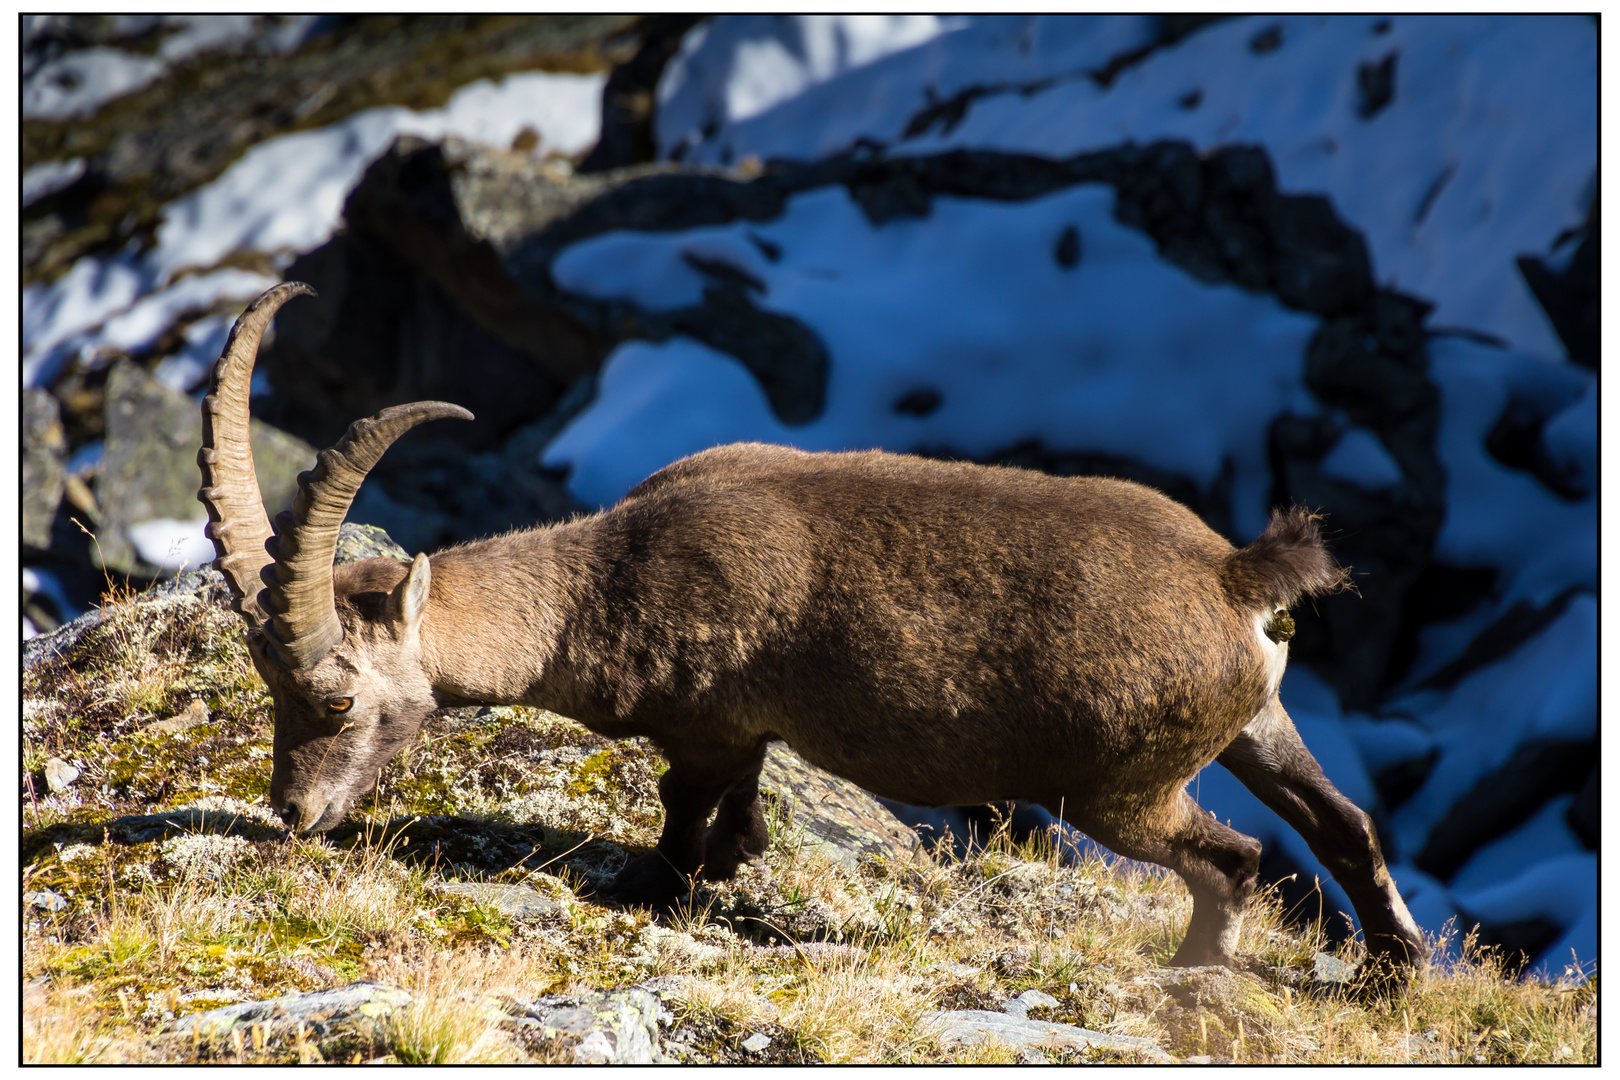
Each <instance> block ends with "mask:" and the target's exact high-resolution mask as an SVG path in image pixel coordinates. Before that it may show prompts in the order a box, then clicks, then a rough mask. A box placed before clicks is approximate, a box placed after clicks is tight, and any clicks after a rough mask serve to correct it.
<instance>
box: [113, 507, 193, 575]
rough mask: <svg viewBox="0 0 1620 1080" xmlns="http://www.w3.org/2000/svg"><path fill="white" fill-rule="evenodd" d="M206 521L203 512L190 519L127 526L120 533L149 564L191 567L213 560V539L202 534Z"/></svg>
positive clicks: (167, 567) (147, 522) (146, 522)
mask: <svg viewBox="0 0 1620 1080" xmlns="http://www.w3.org/2000/svg"><path fill="white" fill-rule="evenodd" d="M207 524H208V515H207V514H204V515H203V516H201V517H199V518H194V519H192V520H191V521H176V520H175V519H174V518H156V519H154V520H151V521H139V522H136V523H135V524H133V525H130V526H127V527H126V528H125V529H124V533H125V535H127V536H128V537H129V542H130V543H131V544H134V545H135V550H136V551H137V552H138V553H139V554H140V556H141V559H142V560H143V561H145V562H147V563H150V564H151V565H152V566H157V567H161V568H162V569H164V570H174V571H178V570H180V569H182V568H185V569H188V570H195V569H197V568H198V567H200V566H206V565H208V564H209V563H211V562H213V561H214V555H215V552H214V542H213V541H212V540H210V539H208V537H206V536H204V535H203V529H204V527H205V526H207Z"/></svg>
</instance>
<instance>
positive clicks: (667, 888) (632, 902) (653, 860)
mask: <svg viewBox="0 0 1620 1080" xmlns="http://www.w3.org/2000/svg"><path fill="white" fill-rule="evenodd" d="M689 888H690V883H689V881H688V880H687V878H686V875H684V874H682V873H680V871H678V870H676V869H675V868H674V867H673V866H671V865H670V864H669V860H668V859H666V858H664V856H663V855H662V854H660V853H659V852H658V851H656V850H655V851H650V852H648V853H647V854H645V855H643V856H641V857H640V858H637V859H631V860H630V861H629V862H627V863H625V864H624V869H623V870H620V871H619V873H618V875H617V876H616V877H614V879H613V881H612V882H611V883H610V884H609V885H608V887H607V894H608V896H609V897H611V898H612V899H613V900H615V901H617V902H618V903H620V904H624V905H626V906H628V907H651V908H663V907H668V906H669V905H670V904H672V903H674V901H675V900H676V899H678V898H679V897H682V896H685V895H686V894H687V892H688V890H689Z"/></svg>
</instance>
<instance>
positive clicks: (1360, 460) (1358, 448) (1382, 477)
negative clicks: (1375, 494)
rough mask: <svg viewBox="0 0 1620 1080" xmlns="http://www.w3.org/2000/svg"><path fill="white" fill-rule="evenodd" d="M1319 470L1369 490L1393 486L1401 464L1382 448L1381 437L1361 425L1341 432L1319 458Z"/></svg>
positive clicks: (1399, 480)
mask: <svg viewBox="0 0 1620 1080" xmlns="http://www.w3.org/2000/svg"><path fill="white" fill-rule="evenodd" d="M1322 473H1323V475H1325V476H1330V477H1332V478H1333V479H1335V480H1343V481H1344V482H1345V483H1347V484H1354V485H1355V486H1356V487H1359V488H1364V489H1366V490H1368V491H1378V490H1380V489H1382V488H1388V487H1394V486H1395V485H1396V484H1398V483H1400V482H1401V476H1402V473H1401V467H1400V466H1399V465H1397V464H1396V463H1395V459H1394V458H1393V457H1391V456H1390V453H1389V451H1388V450H1387V449H1385V448H1384V444H1383V441H1382V440H1380V439H1379V438H1378V436H1377V435H1374V434H1373V433H1372V432H1370V431H1368V430H1367V429H1366V428H1362V427H1353V428H1351V429H1350V430H1348V431H1346V432H1345V433H1344V435H1343V436H1342V437H1341V438H1340V439H1339V441H1338V443H1337V444H1335V445H1334V447H1333V449H1332V450H1331V451H1330V452H1329V453H1328V456H1327V457H1325V458H1323V459H1322Z"/></svg>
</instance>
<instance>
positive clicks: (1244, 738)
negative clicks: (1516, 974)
mask: <svg viewBox="0 0 1620 1080" xmlns="http://www.w3.org/2000/svg"><path fill="white" fill-rule="evenodd" d="M1216 760H1217V761H1219V762H1220V763H1221V764H1222V765H1224V766H1225V767H1226V768H1227V769H1229V770H1231V772H1232V775H1233V776H1236V777H1237V778H1238V779H1239V780H1241V781H1242V782H1243V785H1244V786H1245V787H1247V788H1248V789H1249V790H1250V791H1252V792H1254V794H1255V796H1256V797H1257V798H1259V800H1260V801H1261V802H1263V803H1265V804H1266V805H1267V806H1269V807H1270V808H1271V809H1272V810H1274V811H1276V813H1277V814H1278V815H1279V816H1280V817H1281V818H1282V819H1283V820H1284V821H1286V822H1288V824H1289V825H1290V826H1292V827H1293V829H1294V830H1295V831H1296V832H1298V833H1299V835H1300V836H1302V837H1304V838H1305V843H1307V844H1308V845H1310V849H1311V852H1312V853H1313V854H1314V855H1315V856H1316V857H1317V859H1319V860H1321V863H1322V865H1323V866H1324V867H1326V868H1327V870H1328V872H1329V873H1330V874H1332V875H1333V880H1335V881H1337V882H1338V883H1339V885H1340V886H1341V887H1342V888H1343V889H1344V891H1345V893H1346V894H1347V895H1348V896H1349V897H1350V902H1351V903H1352V904H1354V905H1355V908H1356V915H1357V917H1358V918H1360V920H1361V931H1362V935H1363V936H1364V938H1365V939H1366V943H1367V950H1368V952H1369V953H1370V954H1371V955H1372V957H1373V958H1374V959H1375V960H1376V961H1378V962H1380V963H1383V964H1386V965H1389V966H1392V967H1393V968H1395V969H1396V970H1404V969H1410V968H1413V967H1415V966H1417V965H1418V964H1421V963H1422V962H1423V960H1424V959H1425V958H1426V957H1427V955H1428V950H1427V948H1426V947H1425V946H1424V943H1423V932H1422V931H1421V930H1420V929H1418V925H1417V923H1416V921H1414V920H1413V918H1412V916H1411V913H1410V912H1408V911H1407V910H1406V904H1405V903H1404V902H1402V900H1401V894H1400V893H1398V892H1396V891H1395V882H1394V881H1393V880H1391V879H1390V876H1389V870H1388V869H1386V868H1385V866H1384V855H1383V852H1382V851H1380V850H1379V847H1378V834H1377V832H1376V831H1375V830H1374V829H1373V823H1372V819H1371V818H1370V817H1368V816H1367V814H1366V813H1365V812H1363V811H1362V810H1361V808H1360V807H1358V806H1356V804H1355V803H1353V802H1351V801H1350V800H1349V799H1347V798H1345V797H1344V796H1343V795H1342V794H1340V792H1339V790H1338V789H1337V788H1335V787H1334V786H1333V785H1332V783H1330V782H1329V781H1328V778H1327V777H1326V776H1323V775H1322V767H1321V766H1320V765H1318V764H1317V763H1316V759H1315V758H1314V757H1312V756H1311V752H1310V751H1309V750H1307V749H1306V748H1305V743H1304V742H1303V741H1302V740H1301V739H1300V737H1299V732H1298V731H1297V730H1295V728H1294V722H1293V720H1291V719H1290V718H1289V716H1288V713H1287V712H1285V711H1284V710H1283V707H1282V703H1281V702H1280V701H1278V700H1277V699H1276V698H1273V699H1272V700H1271V703H1270V704H1269V705H1267V706H1266V708H1264V709H1263V710H1261V712H1260V714H1259V715H1258V716H1256V717H1255V718H1254V719H1253V720H1252V721H1250V723H1249V726H1248V727H1246V728H1244V729H1243V732H1242V734H1240V735H1239V736H1238V737H1237V738H1236V739H1234V740H1233V741H1232V744H1231V745H1230V746H1228V747H1227V748H1226V749H1225V750H1224V751H1222V752H1221V756H1220V757H1219V758H1217V759H1216Z"/></svg>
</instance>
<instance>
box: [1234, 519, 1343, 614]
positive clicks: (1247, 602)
mask: <svg viewBox="0 0 1620 1080" xmlns="http://www.w3.org/2000/svg"><path fill="white" fill-rule="evenodd" d="M1319 521H1321V515H1319V514H1313V513H1311V512H1310V511H1309V510H1306V509H1304V508H1303V507H1298V506H1295V507H1292V508H1291V509H1288V510H1273V511H1272V513H1271V524H1269V525H1267V526H1266V531H1265V532H1263V533H1261V534H1260V538H1259V539H1258V540H1256V541H1255V542H1254V543H1252V544H1250V545H1249V546H1248V547H1246V548H1239V549H1238V550H1237V551H1234V552H1232V554H1231V555H1229V556H1228V557H1227V559H1226V565H1225V567H1223V568H1222V574H1221V576H1222V579H1223V580H1224V582H1225V584H1226V591H1227V592H1228V593H1230V594H1231V596H1232V599H1233V600H1235V601H1236V602H1237V603H1238V604H1239V605H1240V606H1242V607H1246V608H1250V607H1252V608H1258V609H1269V608H1274V607H1288V606H1289V605H1291V604H1292V603H1293V602H1294V601H1295V600H1298V599H1299V598H1300V597H1301V596H1314V595H1316V594H1318V593H1329V592H1338V591H1339V590H1341V589H1348V588H1352V586H1351V584H1350V574H1349V572H1348V571H1346V570H1345V569H1344V568H1343V567H1341V566H1340V565H1339V564H1338V563H1336V562H1334V561H1333V556H1332V555H1329V554H1328V551H1327V546H1326V545H1325V544H1324V543H1323V542H1322V530H1321V528H1320V526H1319V525H1318V524H1317V522H1319Z"/></svg>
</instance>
